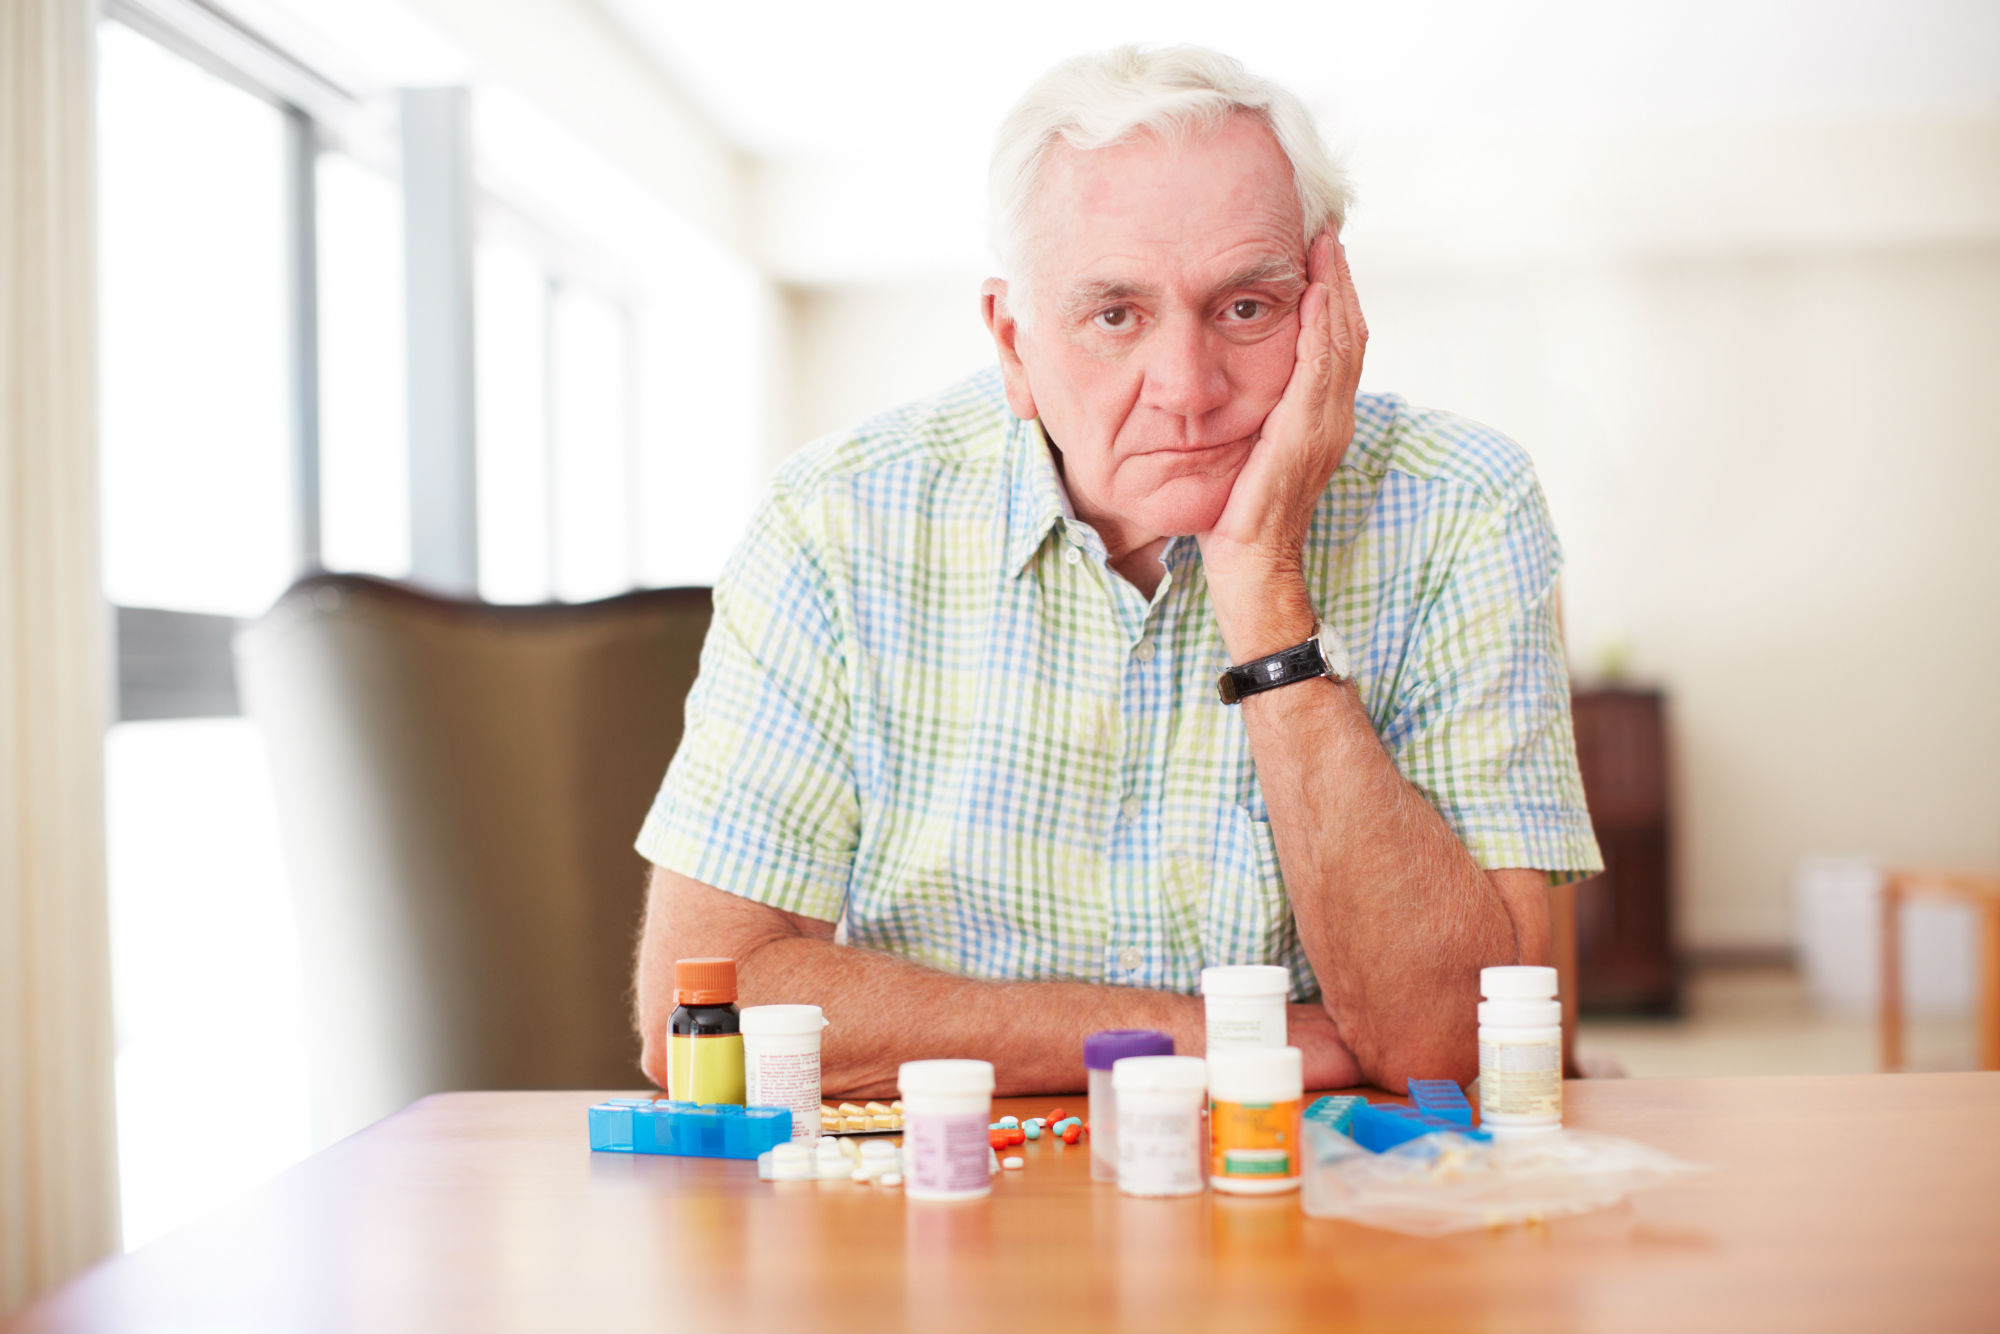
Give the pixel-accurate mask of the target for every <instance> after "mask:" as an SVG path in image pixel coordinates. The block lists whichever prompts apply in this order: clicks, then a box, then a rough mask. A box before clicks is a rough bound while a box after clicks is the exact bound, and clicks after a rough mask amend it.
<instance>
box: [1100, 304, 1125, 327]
mask: <svg viewBox="0 0 2000 1334" xmlns="http://www.w3.org/2000/svg"><path fill="white" fill-rule="evenodd" d="M1131 322H1132V312H1131V310H1130V309H1128V308H1127V307H1125V306H1113V307H1112V308H1111V309H1109V310H1100V311H1098V312H1097V323H1098V324H1099V325H1100V326H1101V327H1103V328H1106V329H1122V328H1124V327H1125V326H1126V325H1128V324H1130V323H1131Z"/></svg>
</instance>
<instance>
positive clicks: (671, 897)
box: [638, 872, 1358, 1097]
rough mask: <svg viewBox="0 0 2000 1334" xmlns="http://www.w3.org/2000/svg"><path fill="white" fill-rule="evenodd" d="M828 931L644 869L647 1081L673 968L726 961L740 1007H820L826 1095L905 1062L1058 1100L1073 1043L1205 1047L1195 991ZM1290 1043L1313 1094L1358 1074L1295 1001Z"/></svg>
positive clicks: (878, 1077) (1076, 1071) (889, 1093)
mask: <svg viewBox="0 0 2000 1334" xmlns="http://www.w3.org/2000/svg"><path fill="white" fill-rule="evenodd" d="M822 933H824V935H831V926H830V925H829V924H826V923H814V922H811V921H809V920H806V919H799V918H790V917H788V916H787V915H786V914H782V913H778V912H776V911H775V910H773V909H770V908H766V907H764V906H763V905H760V904H755V903H751V902H749V901H747V900H744V899H740V898H737V897H736V896H734V895H731V894H726V893H724V892H723V891H721V890H718V889H715V888H713V887H712V886H708V885H704V884H701V883H699V882H697V881H692V880H688V879H686V878H685V877H681V876H676V875H674V874H672V873H671V872H658V873H656V874H655V877H654V883H653V889H652V896H651V901H650V903H649V905H648V909H647V915H646V927H645V936H644V939H643V940H642V942H641V949H640V958H639V969H638V992H639V995H638V1001H639V1004H638V1023H639V1028H640V1035H641V1037H642V1039H644V1042H645V1057H644V1060H645V1064H646V1071H647V1073H648V1074H649V1075H650V1076H651V1077H652V1078H653V1079H654V1081H655V1082H660V1081H662V1080H663V1079H664V1077H665V1073H666V1071H665V1067H664V1053H665V1043H664V1041H663V1038H664V1033H665V1026H666V1020H667V1016H668V1014H669V1013H670V1012H671V1010H672V1008H673V1001H672V995H673V960H674V959H676V958H690V957H695V956H700V955H726V956H728V957H731V958H734V959H735V960H736V967H737V987H738V993H739V996H740V999H741V1003H742V1004H744V1005H777V1004H806V1005H817V1006H819V1007H820V1008H821V1009H823V1010H824V1011H825V1012H826V1016H827V1019H828V1026H827V1029H826V1034H825V1037H824V1039H823V1040H822V1048H821V1058H820V1059H821V1069H822V1075H821V1082H822V1084H823V1086H824V1087H825V1088H826V1090H827V1092H828V1093H840V1094H855V1095H862V1096H868V1097H894V1096H895V1093H896V1067H897V1066H898V1065H900V1064H901V1063H902V1062H904V1061H913V1060H924V1059H929V1058H951V1057H968V1056H969V1057H976V1058H978V1059H981V1060H990V1061H992V1062H993V1065H994V1073H995V1077H996V1080H997V1083H998V1089H997V1091H998V1092H1000V1093H1002V1094H1009V1093H1069V1092H1073V1091H1075V1090H1077V1089H1080V1088H1081V1087H1082V1086H1083V1040H1084V1038H1085V1037H1087V1036H1089V1035H1090V1034H1091V1033H1094V1032H1096V1031H1097V1030H1099V1029H1104V1028H1157V1029H1160V1030H1162V1031H1163V1032H1165V1033H1167V1034H1169V1035H1170V1036H1171V1037H1172V1038H1173V1039H1174V1046H1175V1048H1176V1049H1177V1050H1179V1051H1182V1052H1188V1053H1200V1052H1201V1051H1202V1050H1203V1049H1204V1031H1203V1030H1204V1022H1203V1013H1202V1002H1201V998H1200V997H1198V996H1182V995H1177V994H1175V993H1172V992H1164V991H1148V990H1144V989H1142V988H1138V987H1117V986H1102V985H1096V984H1092V983H1086V982H990V981H984V980H980V979H976V978H968V977H959V976H956V975H954V974H950V973H944V972H940V971H938V970H937V969H934V968H926V967H923V966H922V965H920V964H915V963H911V962H910V961H908V960H906V959H898V958H895V957H893V956H891V955H887V954H883V953H881V952H879V951H876V950H866V949H859V948H856V947H854V946H849V945H836V944H834V943H833V941H832V940H830V939H825V938H816V937H820V936H821V935H822ZM1289 1020H1290V1025H1289V1026H1290V1029H1291V1040H1292V1042H1293V1043H1294V1044H1295V1045H1297V1046H1299V1047H1300V1048H1301V1050H1302V1051H1303V1052H1304V1054H1305V1061H1306V1071H1305V1073H1306V1082H1307V1086H1308V1087H1311V1088H1344V1087H1347V1086H1349V1085H1351V1084H1353V1083H1355V1082H1356V1080H1357V1078H1358V1074H1357V1070H1356V1067H1355V1064H1354V1061H1353V1059H1352V1058H1351V1057H1350V1056H1349V1055H1348V1053H1347V1051H1346V1048H1345V1047H1344V1046H1342V1045H1341V1043H1340V1041H1339V1036H1338V1034H1337V1033H1336V1032H1335V1031H1334V1027H1333V1024H1332V1023H1331V1021H1330V1020H1327V1019H1326V1017H1325V1015H1324V1013H1323V1012H1322V1011H1321V1010H1319V1009H1318V1008H1317V1007H1314V1006H1307V1005H1295V1006H1292V1007H1291V1011H1290V1015H1289Z"/></svg>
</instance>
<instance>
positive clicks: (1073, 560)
mask: <svg viewBox="0 0 2000 1334" xmlns="http://www.w3.org/2000/svg"><path fill="white" fill-rule="evenodd" d="M1063 564H1065V565H1081V564H1083V553H1082V552H1081V551H1078V550H1077V549H1076V548H1075V547H1065V548H1063Z"/></svg>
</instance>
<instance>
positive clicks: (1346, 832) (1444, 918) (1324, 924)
mask: <svg viewBox="0 0 2000 1334" xmlns="http://www.w3.org/2000/svg"><path fill="white" fill-rule="evenodd" d="M1241 707H1242V708H1243V715H1244V723H1245V725H1246V727H1247V728H1248V729H1249V733H1250V747H1251V753H1252V754H1253V755H1254V756H1255V759H1256V764H1257V777H1258V782H1259V784H1260V785H1261V787H1262V789H1263V793H1264V801H1265V804H1266V805H1267V807H1268V808H1269V810H1270V814H1271V828H1272V833H1273V835H1274V838H1275V841H1276V843H1277V847H1278V859H1279V863H1280V865H1281V866H1282V868H1283V870H1284V876H1285V885H1286V888H1287V890H1288V892H1289V893H1290V896H1291V900H1292V911H1293V916H1294V917H1295V918H1296V919H1297V921H1298V926H1299V937H1300V940H1301V942H1302V943H1303V944H1304V946H1305V950H1306V955H1307V957H1308V958H1310V959H1311V960H1312V964H1313V968H1314V971H1315V972H1316V973H1317V974H1318V975H1319V980H1320V987H1321V990H1322V993H1323V996H1324V999H1325V1004H1326V1006H1327V1010H1328V1013H1329V1014H1330V1015H1331V1016H1332V1017H1333V1020H1334V1022H1335V1024H1336V1025H1337V1026H1338V1028H1339V1030H1340V1034H1341V1037H1342V1038H1343V1039H1344V1040H1345V1041H1346V1043H1347V1045H1348V1048H1349V1049H1350V1050H1351V1051H1353V1053H1354V1055H1355V1058H1356V1059H1357V1060H1358V1061H1359V1062H1360V1065H1361V1070H1362V1073H1363V1074H1364V1075H1365V1076H1366V1077H1367V1078H1368V1079H1369V1080H1371V1081H1372V1082H1375V1083H1379V1084H1382V1085H1384V1086H1387V1087H1394V1088H1400V1087H1402V1085H1403V1084H1404V1082H1405V1081H1406V1080H1408V1079H1410V1078H1412V1077H1416V1078H1424V1077H1447V1078H1455V1079H1459V1080H1461V1081H1462V1080H1465V1079H1470V1078H1471V1077H1472V1075H1473V1074H1475V1073H1476V1066H1477V1060H1476V1039H1475V1030H1476V1027H1477V1020H1476V1008H1475V1007H1476V1004H1477V1001H1478V974H1479V969H1480V968H1482V967H1485V966H1487V965H1490V964H1503V963H1515V962H1520V961H1522V958H1523V953H1524V947H1525V952H1526V953H1528V954H1530V955H1533V956H1536V960H1535V961H1539V954H1540V952H1541V951H1542V950H1543V949H1544V948H1545V942H1543V941H1540V940H1522V939H1520V938H1519V937H1518V935H1517V931H1516V926H1515V921H1514V918H1513V916H1512V915H1510V912H1509V910H1508V906H1507V904H1506V902H1505V901H1504V900H1503V899H1502V897H1501V895H1500V893H1499V891H1498V890H1497V889H1496V887H1495V885H1494V883H1493V881H1492V880H1490V879H1489V878H1488V876H1487V874H1486V872H1484V871H1482V870H1481V869H1480V868H1479V866H1478V865H1477V864H1476V863H1474V861H1473V860H1472V857H1471V854H1469V853H1468V852H1467V851H1466V850H1465V847H1464V845H1463V844H1461V843H1460V842H1459V841H1458V839H1457V837H1456V836H1455V835H1454V834H1453V833H1452V831H1451V829H1450V827H1449V826H1447V825H1446V824H1445V822H1444V820H1443V818H1442V817H1440V816H1439V815H1438V813H1437V811H1436V810H1435V809H1434V808H1432V806H1431V805H1430V803H1429V802H1428V801H1426V800H1425V799H1424V797H1423V795H1422V794H1421V793H1419V792H1418V791H1417V790H1416V789H1415V788H1414V787H1412V786H1411V785H1410V784H1409V782H1408V781H1407V780H1406V779H1405V778H1404V777H1403V775H1402V773H1401V772H1400V771H1399V770H1398V769H1397V768H1396V765H1395V762H1394V761H1393V760H1392V759H1390V757H1389V755H1388V752H1387V751H1385V750H1384V749H1383V748H1382V744H1381V742H1380V740H1379V739H1378V738H1377V737H1376V735H1375V732H1374V729H1373V727H1372V726H1371V725H1370V723H1369V720H1368V715H1367V711H1366V710H1365V709H1364V708H1363V707H1362V704H1361V700H1360V696H1359V694H1358V692H1357V691H1356V690H1355V689H1354V687H1353V686H1352V685H1351V684H1348V685H1336V684H1335V683H1334V682H1332V681H1330V680H1323V679H1322V680H1317V681H1309V682H1304V683H1302V684H1299V685H1291V686H1285V687H1283V688H1281V689H1278V690H1271V691H1266V692H1264V693H1262V694H1259V695H1253V696H1251V697H1250V698H1249V699H1246V700H1245V701H1244V702H1243V704H1242V706H1241Z"/></svg>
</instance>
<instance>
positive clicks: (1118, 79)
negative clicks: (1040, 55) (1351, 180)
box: [987, 46, 1351, 323]
mask: <svg viewBox="0 0 2000 1334" xmlns="http://www.w3.org/2000/svg"><path fill="white" fill-rule="evenodd" d="M1246 113H1247V114H1249V115H1253V116H1256V117H1258V118H1259V119H1260V120H1262V121H1263V122H1264V123H1265V125H1267V126H1269V127H1270V130H1271V133H1272V135H1273V137H1275V138H1276V139H1277V141H1278V147H1279V148H1280V149H1281V150H1283V152H1284V154H1285V157H1286V159H1287V160H1288V161H1289V162H1290V163H1291V165H1292V183H1293V186H1294V187H1295V188H1296V189H1297V190H1298V195H1299V209H1300V211H1301V212H1302V213H1303V214H1304V215H1305V232H1304V238H1303V239H1304V241H1305V243H1306V244H1307V245H1310V244H1311V243H1312V239H1313V237H1315V236H1317V235H1318V234H1319V232H1320V230H1321V229H1322V228H1324V227H1325V226H1327V224H1329V223H1331V224H1332V225H1333V228H1334V230H1335V231H1338V230H1339V229H1340V228H1341V226H1342V225H1344V224H1345V223H1346V221H1347V209H1348V206H1349V203H1350V202H1351V193H1350V191H1349V188H1348V184H1347V177H1346V175H1345V173H1343V172H1342V171H1341V169H1340V168H1339V166H1337V165H1336V164H1335V163H1334V161H1333V160H1332V158H1331V157H1329V156H1328V154H1327V151H1326V144H1325V143H1324V142H1323V141H1322V140H1321V139H1320V136H1319V130H1318V128H1317V127H1316V126H1315V125H1314V124H1313V119H1312V113H1311V112H1309V111H1307V110H1306V106H1305V103H1304V102H1302V101H1300V100H1299V98H1298V96H1297V95H1296V94H1294V93H1292V92H1290V91H1288V90H1287V89H1285V88H1282V87H1280V86H1279V85H1277V84H1275V83H1273V82H1271V81H1270V80H1269V79H1262V78H1259V77H1257V76H1256V75H1254V74H1252V73H1250V71H1248V70H1246V69H1245V68H1243V65H1242V62H1240V61H1237V60H1234V59H1232V58H1231V57H1229V56H1225V55H1223V54H1222V53H1221V52H1220V51H1211V50H1209V49H1207V48H1206V47H1200V46H1172V47H1164V48H1159V49H1153V50H1148V49H1146V48H1144V47H1138V46H1120V47H1115V48H1113V49H1112V50H1109V51H1097V52H1092V53H1091V54H1089V55H1082V56H1077V57H1074V58H1073V59H1070V60H1065V61H1064V62H1063V63H1062V64H1060V65H1057V66H1056V67H1055V68H1054V69H1052V70H1050V71H1049V72H1048V73H1046V74H1044V75H1043V76H1042V77H1041V78H1039V79H1037V80H1036V81H1035V83H1034V86H1032V87H1031V88H1029V89H1028V91H1027V93H1026V94H1024V95H1023V96H1022V98H1021V100H1020V101H1019V102H1017V103H1015V104H1014V109H1013V110H1012V111H1010V112H1008V113H1007V118H1006V119H1005V120H1003V121H1002V122H1001V123H1000V132H999V135H998V136H997V137H996V139H995V142H994V146H993V163H992V167H991V169H990V171H989V174H988V177H987V207H988V215H987V229H988V236H989V239H990V240H991V242H992V245H993V251H994V254H995V255H996V257H997V258H998V259H999V261H1000V273H1001V276H1002V277H1004V278H1006V279H1007V281H1008V284H1009V296H1010V299H1009V301H1008V303H1007V305H1008V308H1009V310H1010V312H1011V313H1012V314H1013V316H1014V318H1015V319H1017V320H1020V321H1022V322H1024V323H1025V322H1026V320H1027V318H1028V314H1029V309H1028V307H1029V304H1030V303H1029V301H1028V300H1027V299H1026V296H1025V293H1024V292H1023V287H1024V285H1025V284H1026V283H1027V281H1028V278H1029V274H1030V272H1031V271H1032V269H1033V264H1032V262H1031V261H1032V259H1033V258H1034V257H1033V256H1032V255H1031V253H1030V251H1031V249H1032V248H1033V241H1034V238H1033V237H1032V236H1031V235H1030V232H1031V229H1032V226H1033V222H1034V211H1035V197H1036V191H1037V190H1038V189H1039V187H1040V184H1041V175H1042V168H1043V166H1044V165H1045V164H1046V163H1047V161H1048V156H1049V151H1050V150H1051V149H1052V148H1054V146H1055V145H1056V143H1057V141H1058V140H1060V141H1061V142H1063V143H1066V144H1068V145H1069V146H1070V147H1071V148H1074V149H1077V150H1079V151H1082V152H1088V151H1090V150H1091V149H1096V148H1109V147H1110V146H1112V145H1113V144H1117V143H1122V142H1124V141H1126V140H1128V139H1131V138H1133V137H1134V136H1136V135H1139V134H1152V135H1155V136H1157V137H1158V138H1159V139H1160V140H1161V141H1163V142H1165V143H1167V144H1169V145H1173V146H1180V145H1183V144H1187V143H1190V142H1192V141H1194V140H1196V139H1199V138H1201V137H1203V136H1205V135H1207V134H1210V133H1213V132H1214V131H1215V130H1218V129H1220V128H1221V127H1222V125H1223V124H1224V123H1225V122H1226V121H1228V120H1229V118H1230V117H1232V116H1236V115H1240V114H1246Z"/></svg>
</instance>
